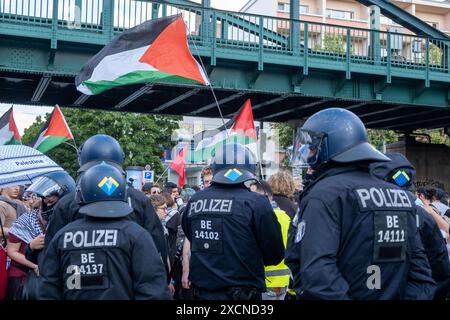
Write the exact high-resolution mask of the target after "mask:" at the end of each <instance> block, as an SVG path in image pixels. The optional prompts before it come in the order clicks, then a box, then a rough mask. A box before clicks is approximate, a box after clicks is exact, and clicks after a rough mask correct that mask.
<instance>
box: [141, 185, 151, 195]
mask: <svg viewBox="0 0 450 320" xmlns="http://www.w3.org/2000/svg"><path fill="white" fill-rule="evenodd" d="M152 187H153V183H151V182H146V183H144V185H143V186H142V189H141V191H142V192H143V193H144V194H145V196H146V197H150V195H151V189H152Z"/></svg>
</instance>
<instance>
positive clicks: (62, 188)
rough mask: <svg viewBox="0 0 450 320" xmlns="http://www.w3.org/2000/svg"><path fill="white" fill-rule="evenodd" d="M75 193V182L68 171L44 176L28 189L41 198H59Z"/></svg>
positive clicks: (27, 190) (28, 191) (49, 173)
mask: <svg viewBox="0 0 450 320" xmlns="http://www.w3.org/2000/svg"><path fill="white" fill-rule="evenodd" d="M74 191H75V181H74V180H73V178H72V177H71V176H70V175H69V174H68V173H67V172H66V171H53V172H48V173H46V174H43V175H42V176H40V177H39V178H37V179H36V180H34V182H33V183H32V184H31V185H30V186H29V187H28V188H27V189H26V192H27V193H35V194H37V195H38V196H40V197H48V196H53V195H56V196H58V197H59V198H61V197H62V196H64V195H66V194H68V193H70V192H74Z"/></svg>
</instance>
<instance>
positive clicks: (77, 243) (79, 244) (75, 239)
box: [72, 231, 84, 248]
mask: <svg viewBox="0 0 450 320" xmlns="http://www.w3.org/2000/svg"><path fill="white" fill-rule="evenodd" d="M77 237H79V238H80V241H77ZM83 238H84V236H83V232H81V231H77V232H75V234H74V235H73V240H72V243H73V246H74V247H77V248H79V247H81V246H83V242H84V241H83V240H84V239H83Z"/></svg>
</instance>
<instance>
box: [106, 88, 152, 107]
mask: <svg viewBox="0 0 450 320" xmlns="http://www.w3.org/2000/svg"><path fill="white" fill-rule="evenodd" d="M152 87H153V85H145V86H143V87H142V88H140V89H139V90H137V91H136V92H134V93H133V94H131V95H130V96H128V97H126V98H125V99H123V100H122V101H120V102H119V103H118V104H116V105H115V106H114V108H113V109H115V110H120V109H122V108H123V107H125V106H126V105H128V104H130V103H131V102H133V101H134V100H136V99H138V98H140V97H141V96H143V95H144V94H148V93H152V92H153V90H151V88H152Z"/></svg>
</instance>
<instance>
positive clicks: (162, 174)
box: [155, 164, 170, 184]
mask: <svg viewBox="0 0 450 320" xmlns="http://www.w3.org/2000/svg"><path fill="white" fill-rule="evenodd" d="M169 168H170V164H169V165H167V168H166V169H165V170H164V171H163V173H161V175H160V176H159V178H158V179H157V180H156V182H155V184H157V183H158V181H159V179H161V178H162V177H163V176H164V174H165V173H166V172H167V170H169Z"/></svg>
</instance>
